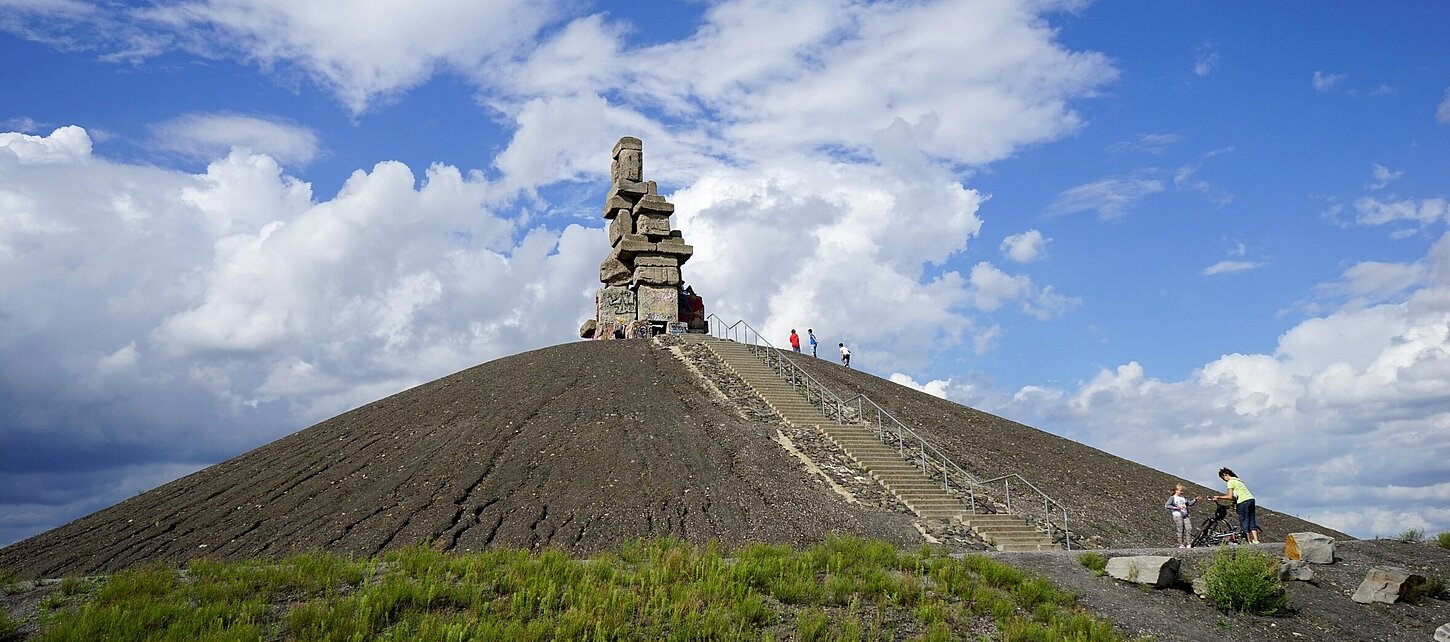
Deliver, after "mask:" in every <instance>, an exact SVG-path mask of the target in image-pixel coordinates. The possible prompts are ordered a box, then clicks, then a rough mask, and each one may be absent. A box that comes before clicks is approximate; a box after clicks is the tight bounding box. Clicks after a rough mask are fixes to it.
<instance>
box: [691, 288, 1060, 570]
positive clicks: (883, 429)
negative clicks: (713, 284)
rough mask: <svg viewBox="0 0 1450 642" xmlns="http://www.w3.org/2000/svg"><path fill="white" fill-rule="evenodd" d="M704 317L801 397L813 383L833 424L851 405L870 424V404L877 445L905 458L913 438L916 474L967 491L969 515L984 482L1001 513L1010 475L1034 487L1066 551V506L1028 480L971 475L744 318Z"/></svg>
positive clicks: (1009, 498) (974, 509)
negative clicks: (998, 489)
mask: <svg viewBox="0 0 1450 642" xmlns="http://www.w3.org/2000/svg"><path fill="white" fill-rule="evenodd" d="M706 320H707V321H708V322H709V324H710V334H711V336H714V337H716V338H719V339H725V340H729V341H736V342H738V343H741V344H743V345H745V346H746V347H747V348H749V349H750V350H751V353H752V354H756V355H757V356H760V357H761V359H762V360H764V361H765V363H766V364H767V365H769V366H771V369H772V370H775V371H776V373H777V374H780V375H781V376H782V377H785V378H786V379H787V380H788V381H790V383H791V384H792V385H794V386H795V387H797V388H801V387H804V388H805V396H806V398H807V399H810V397H811V392H812V391H811V386H812V385H814V386H816V389H815V392H816V395H817V400H813V401H812V403H818V404H819V405H820V406H821V410H822V412H823V413H824V414H825V415H826V416H827V417H832V415H834V418H835V420H836V423H838V424H841V423H845V410H846V408H847V406H849V405H851V404H852V403H854V404H855V405H856V420H857V421H862V422H866V423H868V424H870V422H869V421H868V420H867V418H866V410H867V407H866V406H867V404H870V406H871V407H872V408H875V409H876V422H875V424H874V426H875V432H876V438H877V439H878V440H880V441H881V442H882V443H887V444H889V443H891V439H890V438H891V437H894V438H895V441H896V447H897V453H898V454H899V455H901V457H902V458H903V459H906V460H907V461H910V460H911V459H912V458H911V457H908V456H907V451H908V442H907V437H908V436H909V437H910V438H911V439H912V440H914V441H915V444H911V445H913V446H915V449H916V452H913V453H912V454H914V455H916V459H917V462H918V464H919V465H920V466H921V472H922V474H923V475H928V476H929V475H930V474H932V473H935V472H937V471H938V470H939V471H940V473H941V476H942V485H943V489H944V490H945V491H946V492H947V493H952V492H954V491H955V492H965V493H966V494H967V497H968V501H969V502H970V507H971V510H972V513H974V514H975V513H976V512H977V490H978V489H981V490H982V491H983V494H984V495H988V496H990V493H987V492H986V490H987V489H986V486H987V484H993V483H996V482H999V481H1000V482H1002V486H1003V491H1004V495H1005V500H1006V505H1007V511H1008V512H1011V511H1012V482H1011V479H1012V478H1014V477H1015V478H1016V479H1017V480H1018V481H1020V482H1022V483H1023V484H1026V485H1027V487H1028V488H1031V489H1032V490H1033V491H1036V492H1037V494H1038V495H1040V496H1041V497H1042V513H1043V520H1042V521H1043V524H1044V526H1045V527H1046V529H1047V536H1048V538H1053V536H1054V533H1053V523H1052V509H1051V507H1052V506H1056V507H1057V508H1058V509H1059V510H1061V511H1062V536H1063V543H1064V544H1065V545H1066V548H1067V550H1072V531H1070V530H1068V521H1067V519H1068V516H1067V507H1066V506H1063V505H1062V503H1061V502H1058V501H1057V500H1055V499H1053V498H1051V497H1049V496H1048V495H1047V493H1044V492H1042V490H1041V489H1039V488H1037V486H1035V485H1033V484H1032V482H1029V481H1027V479H1026V478H1025V477H1023V476H1021V475H1019V474H1017V473H1010V474H1007V475H1003V476H1001V477H994V478H992V479H988V480H985V481H984V480H981V479H978V478H977V476H975V475H973V474H971V473H969V472H967V470H966V469H965V468H962V467H961V466H960V465H958V464H957V463H956V462H954V461H952V460H951V458H949V457H947V455H946V453H944V452H942V451H941V450H940V449H938V448H937V447H936V446H933V445H932V444H931V442H929V441H927V440H926V439H925V438H924V437H922V436H921V435H918V434H916V431H914V430H912V429H911V428H909V427H907V425H906V424H904V423H902V422H901V420H900V419H897V418H896V416H895V415H892V414H891V412H890V411H888V410H886V409H885V408H882V407H881V406H880V404H877V403H876V402H875V401H872V400H871V398H870V397H867V396H866V395H864V394H858V395H856V396H855V397H852V398H851V399H850V400H849V401H842V400H841V398H840V397H839V396H837V395H836V394H835V393H833V392H831V391H830V389H829V388H826V387H825V385H823V384H821V382H820V381H818V380H816V378H815V377H812V376H811V375H810V374H809V373H807V372H805V371H804V370H803V369H801V368H800V366H797V365H796V364H795V362H793V361H791V360H790V358H789V357H787V356H785V354H784V353H783V352H781V351H780V350H779V349H777V348H776V347H775V346H774V345H773V344H771V343H770V340H769V339H766V338H765V337H764V336H763V335H761V334H760V332H759V331H757V330H756V329H755V328H753V327H751V326H750V324H749V323H746V322H745V320H744V319H740V320H738V321H736V322H735V323H731V324H729V325H726V324H725V320H724V319H721V318H720V317H718V316H716V315H714V314H710V315H709V316H708V317H706ZM832 401H834V402H835V403H834V404H832V403H830V402H832ZM832 410H834V412H831V411H832ZM893 425H894V426H895V434H894V435H892V434H891V432H892V426H893ZM953 475H955V476H956V477H957V478H958V480H959V481H958V484H957V487H956V489H953V487H952V476H953Z"/></svg>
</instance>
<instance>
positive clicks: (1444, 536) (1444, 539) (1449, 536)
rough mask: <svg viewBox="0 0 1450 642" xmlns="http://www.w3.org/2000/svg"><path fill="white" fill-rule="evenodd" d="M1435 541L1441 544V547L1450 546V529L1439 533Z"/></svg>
mask: <svg viewBox="0 0 1450 642" xmlns="http://www.w3.org/2000/svg"><path fill="white" fill-rule="evenodd" d="M1435 543H1436V544H1439V545H1440V548H1450V531H1445V532H1443V533H1440V534H1439V535H1436V536H1435Z"/></svg>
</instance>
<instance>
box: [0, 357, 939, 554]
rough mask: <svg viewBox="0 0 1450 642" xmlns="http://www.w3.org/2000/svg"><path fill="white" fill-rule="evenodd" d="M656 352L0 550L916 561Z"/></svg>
mask: <svg viewBox="0 0 1450 642" xmlns="http://www.w3.org/2000/svg"><path fill="white" fill-rule="evenodd" d="M777 427H778V426H777V425H776V424H773V423H768V422H764V421H759V420H747V419H745V418H744V417H743V416H742V415H741V414H740V412H739V411H738V410H737V409H736V407H735V406H734V405H730V404H728V403H727V402H725V401H723V400H722V399H721V398H720V397H719V395H718V394H711V393H710V392H708V390H707V389H706V388H705V387H704V386H703V384H702V383H701V382H700V379H699V378H697V377H695V376H694V375H692V374H690V372H689V371H688V370H687V369H686V368H685V366H684V364H682V363H681V362H680V361H679V360H678V359H676V358H675V357H674V356H673V355H672V354H671V353H670V352H669V351H668V350H667V349H664V348H661V347H660V346H658V345H655V344H652V343H650V342H644V341H597V342H578V343H570V344H564V345H559V346H554V347H550V348H544V349H541V350H535V351H532V352H527V353H523V354H519V355H515V356H511V357H507V358H503V359H499V360H496V361H492V362H489V363H486V364H483V365H480V366H477V367H474V368H470V369H468V370H464V371H462V372H459V373H457V374H453V375H450V376H447V377H444V378H442V379H438V380H436V381H433V382H430V383H427V384H423V385H421V386H418V387H416V388H413V389H410V390H407V391H404V392H402V393H399V394H396V395H393V396H391V397H388V398H385V399H382V400H379V401H377V402H374V403H371V404H368V405H367V406H364V407H361V408H358V409H356V410H353V411H350V412H347V413H345V414H342V415H339V416H337V417H335V418H332V419H329V420H327V421H324V422H322V423H320V424H317V425H315V426H312V427H311V428H307V429H305V430H302V431H299V432H297V433H294V434H292V435H290V436H288V437H285V438H283V439H280V440H278V441H275V442H273V443H271V444H268V445H266V446H263V447H261V448H258V449H256V450H253V451H251V452H248V453H246V454H243V455H240V456H238V457H235V458H233V459H230V460H227V461H225V462H222V463H219V464H216V465H214V466H211V467H209V468H206V469H204V470H202V471H199V472H197V473H195V474H192V475H190V476H187V477H184V478H182V479H179V480H177V481H175V482H172V483H169V484H166V485H164V486H161V487H158V488H156V489H154V490H151V491H149V492H146V493H143V494H141V495H138V496H136V497H133V498H131V499H129V500H127V501H124V502H122V503H120V504H118V505H116V506H113V507H111V508H108V509H105V510H102V511H100V512H97V513H95V514H92V515H90V516H87V517H84V518H81V519H79V520H76V521H74V522H71V523H69V524H66V525H64V526H61V527H59V528H56V529H53V530H51V531H48V532H46V533H42V534H40V535H37V536H35V537H32V538H30V539H27V540H24V541H21V542H18V543H16V544H14V545H11V546H9V547H7V548H5V549H0V568H4V569H5V570H7V571H9V572H12V573H16V574H18V575H19V576H21V577H25V578H34V577H59V576H61V575H66V574H77V573H79V574H94V573H103V572H109V571H113V570H116V569H120V568H125V567H128V566H132V565H137V564H141V563H145V562H148V561H152V560H169V561H184V560H187V559H191V558H195V557H200V556H209V557H216V558H241V557H250V556H258V555H262V556H279V555H285V554H287V553H290V552H293V551H299V550H307V549H325V550H328V551H332V552H340V553H355V554H359V555H368V554H373V553H377V552H379V551H383V550H389V549H394V548H398V547H402V546H406V545H408V544H413V543H417V542H432V543H433V545H435V546H437V547H439V548H442V549H445V550H456V551H468V550H476V549H479V548H482V547H487V546H499V545H511V546H521V547H526V548H535V549H536V548H541V547H546V546H558V547H562V548H565V549H570V550H575V551H582V552H588V551H593V550H599V549H604V548H611V547H614V546H616V545H617V544H619V543H620V542H621V541H623V540H625V539H627V538H631V537H649V536H663V535H674V536H678V537H683V538H686V539H689V540H693V541H697V542H704V541H707V540H710V539H716V540H719V541H721V542H722V543H724V544H726V545H736V544H742V543H746V542H756V541H767V542H785V543H807V542H811V541H816V540H819V539H821V538H823V537H824V536H825V534H827V533H828V532H833V531H842V532H852V533H858V534H860V535H863V536H867V537H882V538H886V539H889V540H893V541H897V542H900V543H903V544H908V543H919V542H920V541H921V539H920V535H919V534H918V533H917V531H916V530H915V528H914V527H913V526H912V525H911V520H910V518H909V517H908V516H906V515H902V514H899V513H896V514H892V513H885V512H880V511H875V510H871V509H869V508H865V507H861V506H856V505H850V504H847V503H846V502H845V501H844V500H843V499H842V497H841V496H840V495H838V494H836V493H834V492H832V491H831V490H830V489H829V488H828V487H827V486H825V485H824V484H823V483H822V481H821V480H820V479H819V478H818V477H811V476H810V475H809V474H808V473H806V472H804V469H803V467H802V466H801V465H800V463H799V462H798V461H797V460H796V459H795V458H793V457H790V456H787V455H785V453H784V452H783V451H782V450H781V448H780V446H779V445H777V444H776V443H774V442H773V441H772V437H774V436H775V434H776V429H777Z"/></svg>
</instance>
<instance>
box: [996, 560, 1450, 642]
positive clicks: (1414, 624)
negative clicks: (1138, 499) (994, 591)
mask: <svg viewBox="0 0 1450 642" xmlns="http://www.w3.org/2000/svg"><path fill="white" fill-rule="evenodd" d="M1254 548H1255V549H1258V550H1263V551H1266V552H1269V553H1272V554H1274V555H1279V554H1281V553H1282V552H1283V548H1284V547H1283V545H1282V544H1260V545H1257V546H1254ZM1078 554H1079V553H1078V552H1068V551H1063V552H1051V553H1013V554H1006V553H994V554H993V555H994V556H997V558H998V559H1000V560H1002V561H1004V562H1008V563H1011V564H1015V565H1018V566H1021V567H1024V568H1026V569H1029V570H1032V571H1036V572H1038V573H1041V574H1043V575H1045V576H1047V577H1049V578H1051V579H1052V581H1053V583H1055V584H1057V585H1058V586H1060V587H1063V588H1065V589H1067V590H1070V591H1072V592H1073V593H1076V594H1077V595H1078V603H1079V604H1081V605H1082V606H1084V607H1086V608H1087V609H1088V610H1090V611H1093V612H1094V613H1097V614H1098V615H1100V616H1102V617H1104V618H1106V619H1109V620H1112V621H1113V622H1114V623H1116V624H1117V625H1118V628H1119V629H1120V630H1122V631H1123V632H1125V633H1127V634H1129V635H1132V636H1143V635H1151V636H1153V639H1154V640H1156V641H1157V642H1175V641H1180V640H1182V641H1191V642H1197V641H1199V640H1235V641H1239V640H1246V641H1257V640H1275V641H1279V640H1297V641H1300V642H1309V641H1315V642H1318V641H1325V642H1328V641H1341V640H1343V641H1364V642H1369V641H1380V640H1384V641H1399V640H1406V641H1409V640H1415V641H1421V642H1427V641H1429V640H1431V639H1432V638H1433V637H1434V633H1435V629H1436V628H1437V627H1439V626H1440V625H1442V624H1445V623H1447V622H1450V602H1446V601H1444V600H1438V599H1431V600H1426V601H1425V603H1424V604H1423V605H1414V604H1405V603H1402V602H1401V603H1396V604H1357V603H1355V602H1353V601H1351V600H1350V599H1349V596H1350V595H1351V594H1353V593H1354V589H1355V588H1356V587H1358V586H1359V583H1360V581H1361V580H1363V579H1364V576H1365V573H1367V572H1368V571H1369V569H1370V568H1371V567H1373V566H1384V565H1388V566H1399V567H1402V568H1408V569H1411V570H1414V571H1416V572H1419V573H1421V574H1423V575H1425V576H1427V577H1429V576H1431V575H1435V574H1439V575H1441V576H1442V577H1443V576H1444V575H1445V574H1447V573H1450V550H1446V549H1443V548H1440V547H1438V546H1433V545H1430V544H1427V543H1418V544H1409V543H1404V542H1398V541H1393V540H1369V541H1350V542H1342V543H1340V544H1339V545H1338V547H1337V550H1336V557H1337V558H1338V560H1337V561H1336V562H1335V563H1334V564H1327V565H1312V566H1311V568H1312V569H1313V570H1314V579H1313V580H1311V581H1308V582H1287V583H1285V589H1286V592H1287V594H1288V598H1289V611H1288V612H1286V613H1282V614H1278V615H1274V616H1257V615H1237V614H1227V613H1223V612H1221V611H1219V610H1218V609H1216V608H1214V607H1213V605H1212V604H1211V603H1209V601H1208V600H1206V599H1205V598H1201V597H1198V596H1196V595H1194V594H1193V592H1192V591H1191V590H1190V589H1189V588H1188V586H1186V585H1184V586H1181V587H1179V588H1166V589H1157V590H1154V589H1148V588H1142V587H1139V586H1138V585H1135V584H1130V583H1127V582H1122V581H1119V580H1115V579H1113V578H1111V577H1098V576H1096V575H1093V574H1092V572H1091V571H1089V570H1088V569H1087V568H1085V567H1084V566H1083V565H1082V564H1080V563H1079V562H1078V561H1077V555H1078ZM1099 554H1101V555H1103V556H1104V557H1109V558H1111V557H1118V556H1121V555H1170V556H1176V557H1178V559H1180V560H1182V564H1183V565H1182V570H1181V574H1182V576H1183V577H1185V578H1188V579H1191V578H1194V577H1198V576H1199V574H1200V570H1199V569H1200V566H1201V565H1203V564H1206V563H1207V561H1208V560H1209V559H1210V558H1211V557H1212V556H1213V554H1214V549H1190V550H1179V549H1176V548H1167V549H1120V550H1111V551H1100V552H1099Z"/></svg>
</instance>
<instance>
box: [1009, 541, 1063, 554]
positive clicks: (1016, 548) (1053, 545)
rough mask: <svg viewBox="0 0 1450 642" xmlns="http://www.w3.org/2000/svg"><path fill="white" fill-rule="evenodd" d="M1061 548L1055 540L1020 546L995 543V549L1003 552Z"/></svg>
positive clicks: (1032, 551)
mask: <svg viewBox="0 0 1450 642" xmlns="http://www.w3.org/2000/svg"><path fill="white" fill-rule="evenodd" d="M1061 549H1062V547H1061V546H1058V545H1057V544H1056V543H1055V542H1049V543H1045V544H1036V545H1026V544H1024V545H1020V546H1019V545H1004V544H998V545H997V550H998V551H1000V552H1003V553H1036V552H1037V551H1056V550H1061Z"/></svg>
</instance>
